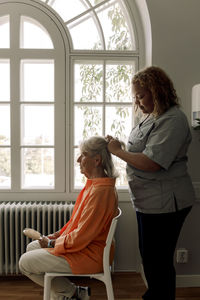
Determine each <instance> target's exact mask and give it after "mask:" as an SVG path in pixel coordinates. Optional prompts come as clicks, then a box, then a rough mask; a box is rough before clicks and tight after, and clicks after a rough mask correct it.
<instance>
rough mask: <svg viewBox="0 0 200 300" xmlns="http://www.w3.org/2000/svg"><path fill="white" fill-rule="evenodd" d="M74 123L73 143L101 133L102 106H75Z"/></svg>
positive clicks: (76, 143)
mask: <svg viewBox="0 0 200 300" xmlns="http://www.w3.org/2000/svg"><path fill="white" fill-rule="evenodd" d="M74 124H76V126H74V128H75V133H74V143H75V145H78V144H79V143H80V142H81V141H82V140H83V139H87V138H89V137H91V136H93V135H102V107H98V106H88V105H87V106H86V105H85V106H80V105H78V106H76V107H75V117H74ZM77 125H78V126H77Z"/></svg>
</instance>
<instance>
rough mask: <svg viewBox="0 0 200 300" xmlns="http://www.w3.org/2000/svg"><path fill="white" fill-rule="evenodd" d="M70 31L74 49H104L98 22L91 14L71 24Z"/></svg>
mask: <svg viewBox="0 0 200 300" xmlns="http://www.w3.org/2000/svg"><path fill="white" fill-rule="evenodd" d="M91 14H92V13H91ZM68 29H69V31H70V34H71V37H72V41H73V46H74V49H93V50H99V49H103V46H102V43H101V40H100V36H99V32H98V30H97V25H96V22H95V21H94V19H93V18H91V17H90V15H89V14H87V15H86V16H83V17H82V18H79V19H78V20H76V21H74V22H73V23H70V24H69V25H68Z"/></svg>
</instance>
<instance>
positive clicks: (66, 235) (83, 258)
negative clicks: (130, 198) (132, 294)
mask: <svg viewBox="0 0 200 300" xmlns="http://www.w3.org/2000/svg"><path fill="white" fill-rule="evenodd" d="M117 207H118V198H117V193H116V189H115V179H113V178H108V177H105V178H95V179H88V180H87V183H86V185H85V187H84V189H83V190H82V191H81V192H80V194H79V196H78V198H77V200H76V203H75V206H74V210H73V213H72V216H71V218H70V220H69V221H68V222H67V224H66V225H65V226H64V227H63V228H62V229H61V230H60V236H59V237H58V238H57V239H56V243H55V247H54V248H52V249H48V251H49V252H50V253H51V254H54V255H56V256H62V257H64V258H65V259H66V260H67V261H68V263H69V265H70V267H71V270H72V272H73V273H74V274H83V273H86V274H90V273H97V272H102V270H103V250H104V247H105V241H106V238H107V235H108V231H109V228H110V224H111V221H112V219H113V217H114V216H115V215H116V214H117ZM111 251H112V253H111V256H112V257H113V254H114V248H113V247H112V248H111Z"/></svg>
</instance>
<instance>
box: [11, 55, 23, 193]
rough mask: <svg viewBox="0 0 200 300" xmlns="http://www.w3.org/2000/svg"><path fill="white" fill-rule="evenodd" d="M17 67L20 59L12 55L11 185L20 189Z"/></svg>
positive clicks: (13, 188) (17, 189) (14, 189)
mask: <svg viewBox="0 0 200 300" xmlns="http://www.w3.org/2000/svg"><path fill="white" fill-rule="evenodd" d="M19 68H20V61H19V60H18V59H16V58H14V57H12V58H11V60H10V70H11V72H10V74H11V75H10V76H11V109H10V111H11V183H12V185H11V187H12V191H19V190H20V177H21V175H20V169H21V166H20V164H21V163H20V162H21V156H20V103H19V97H20V95H19V94H20V92H19V78H20V76H19V73H20V72H19Z"/></svg>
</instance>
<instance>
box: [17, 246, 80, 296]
mask: <svg viewBox="0 0 200 300" xmlns="http://www.w3.org/2000/svg"><path fill="white" fill-rule="evenodd" d="M19 268H20V270H21V272H22V274H24V275H26V276H27V277H29V278H30V279H31V280H32V281H34V282H35V283H37V284H38V285H40V286H42V287H43V286H44V274H45V272H66V273H72V271H71V268H70V266H69V264H68V262H67V261H66V259H64V258H63V257H59V256H55V255H52V254H50V253H49V252H48V251H46V250H45V249H43V248H41V247H40V244H39V242H38V241H33V242H31V243H30V244H28V246H27V252H26V253H24V254H23V255H22V256H21V257H20V260H19ZM75 290H76V286H75V284H73V283H72V282H71V281H70V280H69V279H68V278H67V277H56V278H53V279H52V284H51V300H58V299H59V300H60V299H63V298H64V297H63V296H66V297H69V298H71V297H72V296H73V295H74V293H75Z"/></svg>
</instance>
